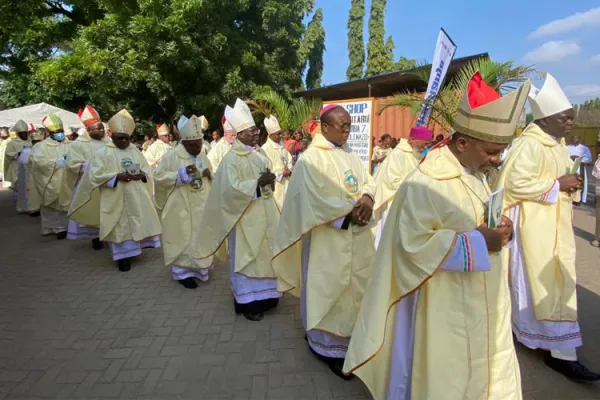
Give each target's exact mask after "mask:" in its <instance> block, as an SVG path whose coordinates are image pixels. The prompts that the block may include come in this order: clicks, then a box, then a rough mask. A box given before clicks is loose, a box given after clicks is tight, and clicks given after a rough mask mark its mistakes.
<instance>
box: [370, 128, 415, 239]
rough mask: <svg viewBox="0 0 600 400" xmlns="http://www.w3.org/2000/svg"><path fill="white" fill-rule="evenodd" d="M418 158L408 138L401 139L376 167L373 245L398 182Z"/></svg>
mask: <svg viewBox="0 0 600 400" xmlns="http://www.w3.org/2000/svg"><path fill="white" fill-rule="evenodd" d="M418 163H419V158H417V156H415V152H414V150H413V148H412V147H411V146H410V144H408V140H406V139H401V140H400V143H398V146H396V148H395V149H394V150H392V152H391V153H390V154H389V155H388V156H387V157H386V159H385V160H384V161H383V162H382V163H381V165H379V166H378V167H377V170H376V172H375V176H374V179H375V185H376V190H375V208H374V209H373V215H374V219H375V223H376V224H377V225H376V230H375V237H376V239H375V245H376V246H377V245H378V243H379V240H380V238H381V232H382V231H383V226H384V225H385V220H386V216H387V210H388V208H389V206H390V203H391V202H392V199H393V198H394V195H395V194H396V192H397V191H398V188H399V187H400V184H401V183H402V181H403V180H404V179H405V178H406V176H407V175H408V174H409V172H411V171H412V170H413V169H415V168H416V167H417V164H418Z"/></svg>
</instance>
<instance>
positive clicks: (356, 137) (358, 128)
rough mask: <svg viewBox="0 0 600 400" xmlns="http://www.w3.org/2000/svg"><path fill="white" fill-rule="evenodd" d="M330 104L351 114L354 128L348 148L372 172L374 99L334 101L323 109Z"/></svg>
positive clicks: (349, 138) (325, 104) (351, 131)
mask: <svg viewBox="0 0 600 400" xmlns="http://www.w3.org/2000/svg"><path fill="white" fill-rule="evenodd" d="M329 104H338V105H340V106H342V107H344V108H345V109H346V110H347V111H348V112H349V113H350V117H351V118H352V128H351V130H350V136H349V137H348V146H349V147H350V148H351V149H352V151H353V152H354V153H356V154H357V155H358V156H359V157H360V159H361V161H362V162H363V164H364V166H365V169H366V170H367V171H371V151H372V149H371V135H372V130H373V115H374V113H373V99H372V98H371V99H360V100H343V101H334V102H331V103H323V107H325V106H327V105H329Z"/></svg>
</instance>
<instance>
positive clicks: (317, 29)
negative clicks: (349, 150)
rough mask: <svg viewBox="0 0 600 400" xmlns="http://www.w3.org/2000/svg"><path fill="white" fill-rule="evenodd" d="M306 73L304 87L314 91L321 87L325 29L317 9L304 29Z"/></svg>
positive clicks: (320, 13)
mask: <svg viewBox="0 0 600 400" xmlns="http://www.w3.org/2000/svg"><path fill="white" fill-rule="evenodd" d="M304 43H305V45H304V46H305V53H306V61H307V64H308V72H307V74H306V87H307V88H308V89H314V88H318V87H320V86H321V76H322V75H323V54H324V53H325V28H323V9H322V8H319V9H318V10H317V11H316V12H315V15H314V16H313V19H312V21H310V23H309V24H308V26H307V28H306V36H305V38H304Z"/></svg>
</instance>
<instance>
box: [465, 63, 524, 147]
mask: <svg viewBox="0 0 600 400" xmlns="http://www.w3.org/2000/svg"><path fill="white" fill-rule="evenodd" d="M530 88H531V81H529V80H527V82H525V83H524V84H523V85H522V86H521V87H520V88H518V89H516V90H514V91H512V92H511V93H509V94H507V95H506V96H504V97H503V96H501V95H500V94H499V93H498V92H496V91H495V90H494V89H492V88H491V87H490V86H488V85H487V83H485V81H484V80H483V78H482V77H481V74H480V73H479V72H476V73H475V74H474V75H473V76H472V77H471V80H470V81H469V84H468V85H467V90H466V93H465V94H464V96H463V98H462V100H461V103H460V108H459V109H458V113H457V115H456V118H455V120H454V125H453V128H454V130H456V131H457V132H459V133H462V134H463V135H467V136H470V137H472V138H475V139H479V140H483V141H486V142H492V143H498V144H508V143H510V142H512V140H513V139H514V137H515V130H516V128H517V123H518V122H519V117H520V116H521V112H522V111H523V106H524V105H525V101H526V100H527V95H528V94H529V90H530Z"/></svg>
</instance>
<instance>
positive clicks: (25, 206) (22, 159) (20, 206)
mask: <svg viewBox="0 0 600 400" xmlns="http://www.w3.org/2000/svg"><path fill="white" fill-rule="evenodd" d="M30 154H31V147H25V148H24V149H23V150H21V153H20V154H19V157H18V158H17V165H18V179H17V182H18V184H17V212H19V213H30V212H34V211H39V207H40V205H39V199H38V200H37V201H33V202H32V201H31V195H30V193H29V192H30V190H29V184H30V183H29V180H30V177H29V155H30ZM32 192H33V191H32ZM34 207H37V208H34Z"/></svg>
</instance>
